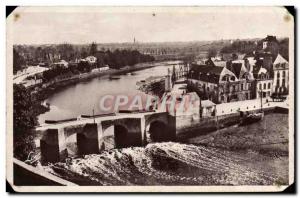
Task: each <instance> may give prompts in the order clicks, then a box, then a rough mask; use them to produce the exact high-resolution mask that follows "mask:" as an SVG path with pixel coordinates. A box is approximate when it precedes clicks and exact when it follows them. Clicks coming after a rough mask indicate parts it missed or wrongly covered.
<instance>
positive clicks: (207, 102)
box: [201, 100, 216, 107]
mask: <svg viewBox="0 0 300 198" xmlns="http://www.w3.org/2000/svg"><path fill="white" fill-rule="evenodd" d="M215 105H216V104H215V103H213V102H212V101H210V100H202V101H201V107H213V106H215Z"/></svg>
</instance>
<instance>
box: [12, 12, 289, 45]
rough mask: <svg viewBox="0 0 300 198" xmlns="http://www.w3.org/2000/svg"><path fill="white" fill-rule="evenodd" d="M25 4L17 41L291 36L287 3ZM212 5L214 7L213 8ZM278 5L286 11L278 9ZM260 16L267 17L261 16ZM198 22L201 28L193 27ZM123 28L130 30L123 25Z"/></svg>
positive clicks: (158, 40)
mask: <svg viewBox="0 0 300 198" xmlns="http://www.w3.org/2000/svg"><path fill="white" fill-rule="evenodd" d="M23 9H24V10H22V15H20V16H18V15H17V17H16V15H14V16H13V17H14V19H15V20H14V23H13V28H12V29H11V30H10V31H11V32H12V33H13V43H14V44H16V45H26V44H27V45H35V44H37V45H41V44H60V43H72V44H86V43H91V42H96V43H105V44H109V43H132V42H133V41H134V38H135V39H136V41H137V42H138V43H161V42H165V43H166V42H197V41H215V40H232V39H254V38H263V37H265V35H276V36H277V37H279V38H280V37H289V36H290V35H289V34H290V33H289V32H288V31H287V30H286V28H283V26H287V25H288V24H289V23H287V22H286V19H285V18H284V17H283V16H289V15H286V13H287V10H285V9H284V8H274V7H273V8H270V9H269V10H268V9H264V12H258V11H259V10H261V7H255V8H253V9H251V11H248V10H247V9H245V8H243V7H227V8H226V9H225V10H224V8H218V7H214V8H194V10H193V9H192V11H191V12H186V13H179V14H178V13H177V14H174V13H173V14H172V13H170V12H167V11H165V10H163V9H162V8H160V9H154V8H152V10H151V7H150V8H147V9H145V10H144V11H141V12H135V10H130V8H123V10H122V8H111V9H112V10H115V11H114V12H113V13H105V12H102V10H101V9H100V10H97V9H92V10H91V11H90V12H89V11H87V12H84V10H82V9H78V10H75V11H73V12H70V11H69V12H66V13H62V12H60V11H61V9H62V8H58V10H57V11H55V12H54V10H53V7H51V9H49V8H48V9H47V10H44V11H43V12H35V11H34V9H35V8H32V7H28V8H23ZM168 9H171V8H167V10H168ZM211 9H214V10H215V11H216V12H213V13H212V12H211ZM274 9H278V10H279V11H280V12H282V14H283V15H278V12H274ZM121 10H122V12H121ZM16 13H18V12H16ZM254 13H255V14H254ZM261 18H263V19H264V20H259V19H261ZM287 18H288V17H287ZM61 19H63V20H61ZM274 21H276V23H274ZM197 26H200V29H201V31H199V28H195V27H197ZM224 27H226V31H225V32H224ZM125 29H126V32H124V31H122V30H125ZM53 30H54V31H53ZM228 30H229V31H228Z"/></svg>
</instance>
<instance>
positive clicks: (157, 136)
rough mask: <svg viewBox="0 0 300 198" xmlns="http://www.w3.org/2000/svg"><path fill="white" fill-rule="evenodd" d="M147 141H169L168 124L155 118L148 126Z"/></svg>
mask: <svg viewBox="0 0 300 198" xmlns="http://www.w3.org/2000/svg"><path fill="white" fill-rule="evenodd" d="M146 138H147V143H151V142H163V141H168V139H169V137H168V127H167V124H166V123H164V122H162V121H159V120H154V121H152V122H151V123H150V124H149V125H148V126H147V127H146Z"/></svg>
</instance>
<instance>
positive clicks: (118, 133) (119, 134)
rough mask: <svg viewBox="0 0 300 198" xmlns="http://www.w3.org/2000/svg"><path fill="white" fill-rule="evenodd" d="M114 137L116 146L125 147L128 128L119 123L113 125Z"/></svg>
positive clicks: (126, 145)
mask: <svg viewBox="0 0 300 198" xmlns="http://www.w3.org/2000/svg"><path fill="white" fill-rule="evenodd" d="M114 137H115V146H116V148H125V147H128V146H130V145H128V140H127V139H128V130H127V128H126V127H124V126H123V125H120V124H116V125H114Z"/></svg>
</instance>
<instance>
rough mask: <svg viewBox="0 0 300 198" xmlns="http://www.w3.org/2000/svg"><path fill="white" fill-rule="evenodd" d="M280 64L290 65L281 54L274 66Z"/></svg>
mask: <svg viewBox="0 0 300 198" xmlns="http://www.w3.org/2000/svg"><path fill="white" fill-rule="evenodd" d="M278 63H288V61H287V60H285V59H284V58H283V57H282V56H281V55H280V54H278V55H277V57H276V59H275V61H274V62H273V64H274V65H276V64H278Z"/></svg>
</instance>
